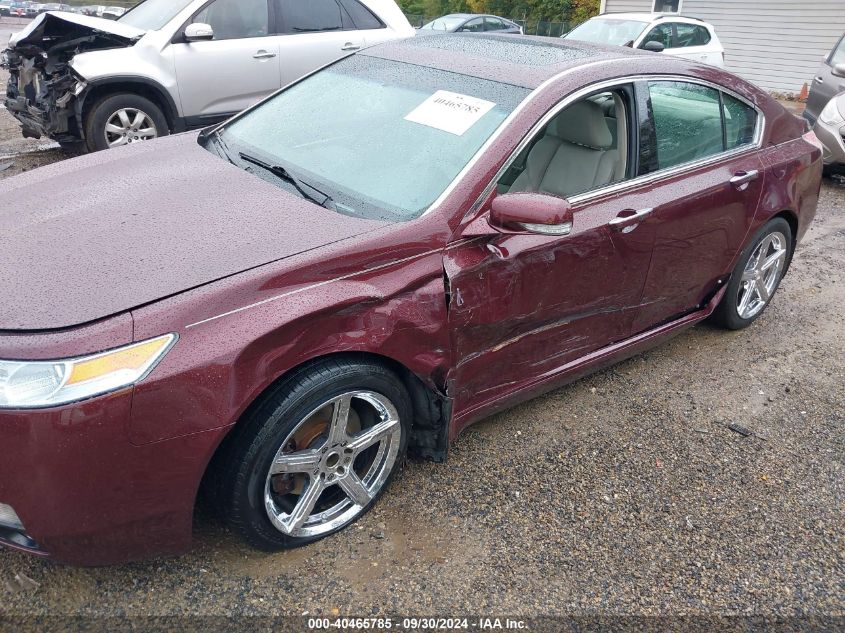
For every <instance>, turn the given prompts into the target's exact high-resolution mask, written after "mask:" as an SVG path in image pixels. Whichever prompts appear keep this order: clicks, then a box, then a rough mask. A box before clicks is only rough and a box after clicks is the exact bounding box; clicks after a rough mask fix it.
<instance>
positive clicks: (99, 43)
mask: <svg viewBox="0 0 845 633" xmlns="http://www.w3.org/2000/svg"><path fill="white" fill-rule="evenodd" d="M143 35H144V31H141V30H139V29H135V28H133V27H130V26H125V25H123V24H120V23H119V22H113V21H110V20H104V19H101V18H92V17H86V16H82V15H76V14H72V13H62V12H47V13H42V14H41V15H39V16H38V17H37V18H36V19H35V20H33V21H32V22H31V23H30V24H29V25H28V26H27V27H26V28H25V29H24V30H23V31H21V32H20V33H17V34H16V35H14V36H13V37H12V39H11V40H10V41H9V48H8V49H7V50H6V52H5V62H4V66H5V67H6V68H7V69H8V71H9V75H10V76H9V83H8V85H7V88H6V100H5V105H6V108H7V109H8V110H9V112H11V113H12V115H13V116H15V117H16V118H17V119H18V120H19V121H20V122H21V125H22V128H23V135H24V136H25V137H32V138H41V137H42V136H46V137H49V138H53V139H56V140H58V141H68V142H70V141H73V140H77V139H78V138H79V137H80V135H81V134H82V131H81V125H80V124H79V123H78V121H79V115H80V113H81V109H80V108H78V107H77V106H78V105H80V104H81V102H80V101H79V98H80V96H81V95H82V93H83V91H84V90H85V89H86V87H87V84H86V82H85V80H84V79H83V78H82V77H80V76H79V75H77V74H76V73H75V72H74V71H73V68H72V65H71V61H72V60H73V58H74V57H75V56H76V55H78V54H80V53H83V52H86V51H96V50H105V49H113V48H124V47H128V46H132V45H133V44H134V43H135V42H137V41H138V40H139V39H140V38H141V37H142V36H143Z"/></svg>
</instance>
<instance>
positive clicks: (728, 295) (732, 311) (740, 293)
mask: <svg viewBox="0 0 845 633" xmlns="http://www.w3.org/2000/svg"><path fill="white" fill-rule="evenodd" d="M791 257H792V228H791V227H790V226H789V223H788V222H787V221H786V220H784V219H783V218H775V219H774V220H772V221H771V222H769V223H767V224H766V225H765V226H764V227H763V228H762V229H761V230H760V231H759V232H758V233H757V234H756V235H755V236H754V239H752V240H751V241H750V242H749V245H748V246H747V247H746V248H745V250H744V251H743V253H742V255H741V256H740V258H739V262H738V263H737V265H736V268H734V271H733V274H732V275H731V281H730V283H729V284H728V288H727V290H726V291H725V296H724V297H723V299H722V302H721V303H720V304H719V307H718V308H716V311H715V312H714V313H713V320H714V321H715V322H716V323H718V324H719V325H721V326H722V327H725V328H727V329H730V330H741V329H742V328H745V327H748V326H749V325H751V324H752V323H754V321H756V320H757V319H758V318H759V317H760V315H761V314H763V311H764V310H765V309H766V307H767V306H768V305H769V303H770V302H771V300H772V297H774V295H775V292H777V289H778V287H779V286H780V282H781V280H782V279H783V275H784V273H785V272H786V269H787V267H788V265H789V261H790V258H791Z"/></svg>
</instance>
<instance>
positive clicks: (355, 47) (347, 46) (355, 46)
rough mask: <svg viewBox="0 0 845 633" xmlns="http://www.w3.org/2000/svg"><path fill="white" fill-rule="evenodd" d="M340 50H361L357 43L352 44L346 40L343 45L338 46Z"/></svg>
mask: <svg viewBox="0 0 845 633" xmlns="http://www.w3.org/2000/svg"><path fill="white" fill-rule="evenodd" d="M340 50H342V51H358V50H361V46H360V45H358V44H353V43H352V42H347V43H346V44H344V45H343V46H341V47H340Z"/></svg>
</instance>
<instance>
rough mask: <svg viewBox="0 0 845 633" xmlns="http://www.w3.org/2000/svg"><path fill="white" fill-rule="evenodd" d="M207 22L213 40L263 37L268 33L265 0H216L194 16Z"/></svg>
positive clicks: (268, 22)
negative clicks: (212, 30)
mask: <svg viewBox="0 0 845 633" xmlns="http://www.w3.org/2000/svg"><path fill="white" fill-rule="evenodd" d="M193 22H195V23H196V22H199V23H202V24H208V25H210V26H211V28H212V29H214V39H215V40H238V39H245V38H248V37H264V36H266V35H269V33H270V17H269V12H268V7H267V0H216V1H215V2H212V3H211V4H210V5H208V6H207V7H206V8H204V9H203V10H202V11H200V12H199V13H197V14H196V15H195V16H194V19H193Z"/></svg>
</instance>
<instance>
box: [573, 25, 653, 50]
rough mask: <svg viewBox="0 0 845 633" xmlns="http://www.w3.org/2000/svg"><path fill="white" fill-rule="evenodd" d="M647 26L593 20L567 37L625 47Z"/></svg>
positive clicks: (575, 29)
mask: <svg viewBox="0 0 845 633" xmlns="http://www.w3.org/2000/svg"><path fill="white" fill-rule="evenodd" d="M646 26H648V24H647V23H646V22H638V21H637V20H613V19H610V18H593V19H592V20H587V21H586V22H584V24H582V25H580V26H578V27H576V28H574V29H573V30H572V31H570V32H569V33H568V34H567V35H566V38H567V39H571V40H581V41H582V42H593V43H594V44H614V45H616V46H625V45H626V44H630V43H632V42H633V41H634V40H636V39H637V38H638V37H639V36H640V34H641V33H642V32H643V31H644V30H645V28H646Z"/></svg>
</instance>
